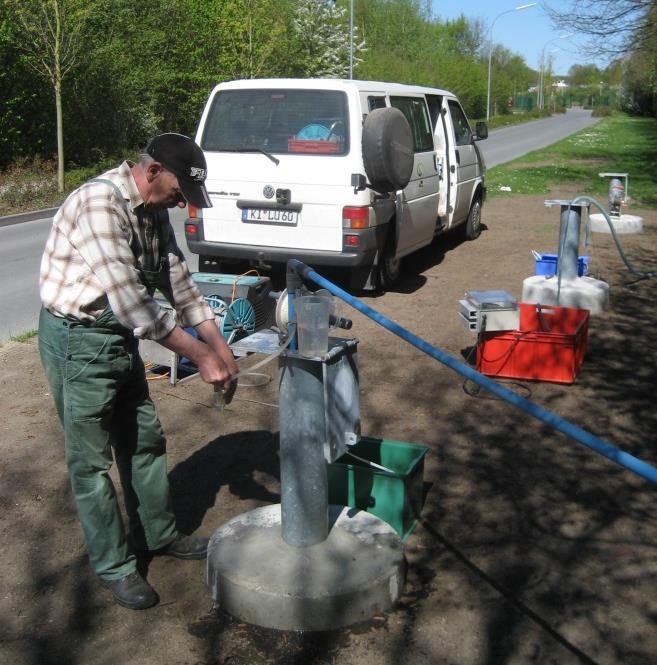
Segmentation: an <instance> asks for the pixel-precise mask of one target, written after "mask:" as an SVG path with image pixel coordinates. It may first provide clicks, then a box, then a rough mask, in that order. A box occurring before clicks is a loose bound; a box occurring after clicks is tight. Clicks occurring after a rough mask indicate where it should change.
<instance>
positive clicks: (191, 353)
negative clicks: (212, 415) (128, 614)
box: [39, 134, 237, 609]
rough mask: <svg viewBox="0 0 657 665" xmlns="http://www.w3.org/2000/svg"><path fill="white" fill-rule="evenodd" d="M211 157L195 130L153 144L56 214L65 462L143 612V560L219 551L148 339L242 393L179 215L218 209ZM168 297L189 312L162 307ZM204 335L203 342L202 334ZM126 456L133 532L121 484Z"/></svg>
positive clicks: (58, 369)
mask: <svg viewBox="0 0 657 665" xmlns="http://www.w3.org/2000/svg"><path fill="white" fill-rule="evenodd" d="M205 175H206V163H205V157H204V155H203V152H202V151H201V149H200V148H199V147H198V146H197V145H196V144H195V143H194V142H193V141H192V140H191V139H190V138H188V137H186V136H182V135H181V134H161V135H159V136H156V137H155V138H153V139H152V140H151V141H150V142H149V144H148V146H147V148H146V152H145V153H144V154H142V155H140V158H139V162H138V163H137V164H132V163H129V162H124V163H123V164H121V165H120V166H119V167H118V168H116V169H114V170H112V171H108V172H107V173H104V174H103V175H102V176H100V177H99V178H97V179H94V180H91V181H90V182H88V183H85V184H84V185H82V186H81V187H80V188H78V189H77V190H76V191H74V192H73V193H72V194H71V195H70V196H69V197H68V198H67V199H66V201H65V202H64V204H63V205H62V207H61V208H60V209H59V211H58V212H57V214H56V215H55V218H54V221H53V226H52V230H51V232H50V236H49V238H48V241H47V244H46V249H45V252H44V255H43V258H42V262H41V276H40V291H41V300H42V303H43V308H42V310H41V315H40V319H39V351H40V354H41V360H42V363H43V366H44V369H45V372H46V376H47V378H48V382H49V384H50V387H51V390H52V394H53V397H54V400H55V405H56V408H57V413H58V414H59V418H60V420H61V422H62V424H63V426H64V437H65V455H66V462H67V466H68V470H69V476H70V479H71V485H72V489H73V495H74V497H75V501H76V505H77V508H78V513H79V516H80V521H81V523H82V527H83V530H84V534H85V539H86V543H87V551H88V553H89V559H90V562H91V566H92V567H93V569H94V571H95V572H96V574H97V575H98V576H99V577H100V579H101V581H102V582H103V584H104V585H105V586H107V587H109V588H110V589H111V591H112V593H113V595H114V598H115V600H116V601H117V602H118V603H119V604H120V605H123V606H124V607H128V608H131V609H143V608H146V607H150V606H152V605H155V604H156V603H157V602H158V596H157V594H156V592H155V591H154V589H153V588H152V587H151V586H150V585H149V584H148V582H146V580H144V579H143V578H142V577H141V575H140V574H139V573H138V572H137V569H136V557H135V553H134V552H135V551H140V550H147V551H151V552H156V553H163V554H168V555H171V556H175V557H178V558H182V559H200V558H204V557H205V556H206V552H207V541H208V539H207V538H199V537H192V536H183V535H182V534H180V533H179V532H178V530H177V528H176V524H175V520H174V516H173V512H172V509H171V501H170V496H169V484H168V479H167V468H166V446H165V438H164V435H163V432H162V428H161V426H160V422H159V419H158V417H157V414H156V412H155V408H154V405H153V403H152V401H151V399H150V397H149V394H148V384H147V382H146V376H145V371H144V365H143V363H142V360H141V358H140V357H139V353H138V339H139V338H144V339H151V340H156V341H157V342H159V343H160V344H162V345H163V346H165V347H166V348H168V349H171V350H172V351H175V352H176V353H178V354H179V355H181V356H184V357H186V358H189V359H190V360H191V361H192V362H193V363H194V364H195V365H196V366H197V367H198V369H199V373H200V375H201V378H202V379H203V381H205V382H206V383H212V384H215V385H218V386H220V387H223V389H224V391H225V399H226V402H230V400H231V398H232V395H233V392H234V390H235V381H231V376H233V375H236V374H237V366H236V363H235V360H234V358H233V355H232V353H231V351H230V349H229V347H228V345H227V344H226V343H225V341H224V339H223V338H222V336H221V335H220V334H219V331H218V328H217V326H216V324H215V321H214V316H213V313H212V310H211V309H210V308H209V307H208V306H207V305H206V304H205V302H204V300H203V297H202V296H201V294H200V293H199V291H198V290H197V288H196V286H195V285H194V282H193V280H192V279H191V276H190V274H189V271H188V269H187V266H186V264H185V261H184V257H183V255H182V253H181V251H180V249H179V248H178V246H177V244H176V240H175V235H174V233H173V230H172V228H171V225H170V223H169V214H168V212H167V210H166V209H167V208H173V207H175V206H179V207H184V206H185V204H186V202H189V203H191V204H192V205H195V206H197V207H206V208H207V207H210V206H211V203H210V200H209V197H208V193H207V191H206V189H205V185H204V181H205ZM156 288H157V289H159V290H160V291H161V292H162V293H163V294H164V295H165V296H166V298H167V300H169V302H170V303H171V305H172V306H173V307H174V308H175V312H176V313H177V315H178V317H179V319H180V322H181V324H182V325H179V324H178V323H177V322H176V315H175V314H174V312H173V311H172V310H171V309H169V308H163V307H162V306H161V305H160V304H158V301H157V300H155V299H154V298H153V293H154V291H155V289H156ZM184 326H193V327H194V328H195V330H196V331H197V333H198V335H199V337H200V339H197V338H196V337H194V336H192V335H190V334H188V333H187V332H186V331H185V330H184ZM112 449H113V450H114V458H115V459H116V464H117V467H118V470H119V475H120V478H121V485H122V486H123V491H124V496H125V504H126V512H127V515H128V520H129V525H128V526H129V534H128V537H126V534H125V533H124V527H123V522H122V518H121V514H120V510H119V506H118V502H117V499H116V495H115V491H114V486H113V483H112V481H111V479H110V477H109V473H108V472H109V469H110V466H111V463H112Z"/></svg>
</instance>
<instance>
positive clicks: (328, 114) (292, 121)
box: [201, 89, 349, 155]
mask: <svg viewBox="0 0 657 665" xmlns="http://www.w3.org/2000/svg"><path fill="white" fill-rule="evenodd" d="M347 118H348V115H347V97H346V95H345V93H344V92H340V91H335V90H279V89H275V90H274V89H270V90H262V89H260V90H222V91H220V92H219V93H217V95H215V98H214V100H213V102H212V107H211V108H210V112H209V113H208V117H207V120H206V122H205V128H204V130H203V136H202V138H201V148H203V150H207V151H209V152H213V151H217V152H221V151H226V152H249V151H250V150H253V152H265V153H278V154H290V155H311V154H325V155H344V154H346V153H347V152H348V147H349V136H348V128H349V123H348V122H347Z"/></svg>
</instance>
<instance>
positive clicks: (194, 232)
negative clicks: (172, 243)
mask: <svg viewBox="0 0 657 665" xmlns="http://www.w3.org/2000/svg"><path fill="white" fill-rule="evenodd" d="M185 237H186V238H191V239H192V240H196V239H197V238H198V225H197V224H195V223H194V222H193V221H190V220H187V221H186V222H185Z"/></svg>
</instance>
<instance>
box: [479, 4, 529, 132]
mask: <svg viewBox="0 0 657 665" xmlns="http://www.w3.org/2000/svg"><path fill="white" fill-rule="evenodd" d="M535 4H536V3H535V2H530V3H529V4H527V5H520V6H519V7H514V8H513V9H507V10H506V11H504V12H501V13H500V14H498V15H497V16H496V17H495V18H494V19H493V22H492V23H491V24H490V31H489V35H488V89H487V91H486V120H488V119H489V118H490V70H491V62H492V59H493V26H494V25H495V21H497V19H498V18H500V16H504V14H510V13H511V12H519V11H522V10H523V9H529V8H530V7H533V6H534V5H535Z"/></svg>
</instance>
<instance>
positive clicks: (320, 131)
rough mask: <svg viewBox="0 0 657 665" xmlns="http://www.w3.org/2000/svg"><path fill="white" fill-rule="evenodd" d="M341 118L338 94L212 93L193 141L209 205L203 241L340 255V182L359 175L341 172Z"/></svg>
mask: <svg viewBox="0 0 657 665" xmlns="http://www.w3.org/2000/svg"><path fill="white" fill-rule="evenodd" d="M348 118H349V116H348V101H347V95H346V93H345V92H344V91H341V90H327V89H321V90H320V89H283V88H275V87H272V88H259V87H254V88H228V89H220V90H218V91H217V93H216V94H215V96H214V97H213V99H212V100H211V103H210V106H209V108H208V111H207V112H206V114H205V115H204V118H203V120H202V125H201V130H200V132H199V134H200V135H199V137H198V140H199V144H200V146H201V148H202V149H203V151H204V153H205V156H206V160H207V163H208V178H207V181H206V187H207V189H208V192H209V194H210V198H211V200H212V204H213V207H212V208H209V209H205V210H204V211H203V231H204V237H205V240H206V241H210V242H220V243H222V244H224V245H225V244H237V245H255V246H270V247H289V248H298V249H310V250H324V251H336V252H340V251H341V250H342V208H341V203H340V202H342V201H344V200H345V199H346V200H349V198H348V197H349V195H351V190H352V187H351V184H350V182H349V180H348V178H345V176H344V174H345V173H351V172H352V171H353V172H357V171H358V168H356V169H350V165H346V164H345V162H346V161H349V160H352V159H353V157H352V156H351V155H350V149H349V145H350V132H349V129H350V128H349V121H348ZM358 158H359V159H360V157H359V153H358Z"/></svg>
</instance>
